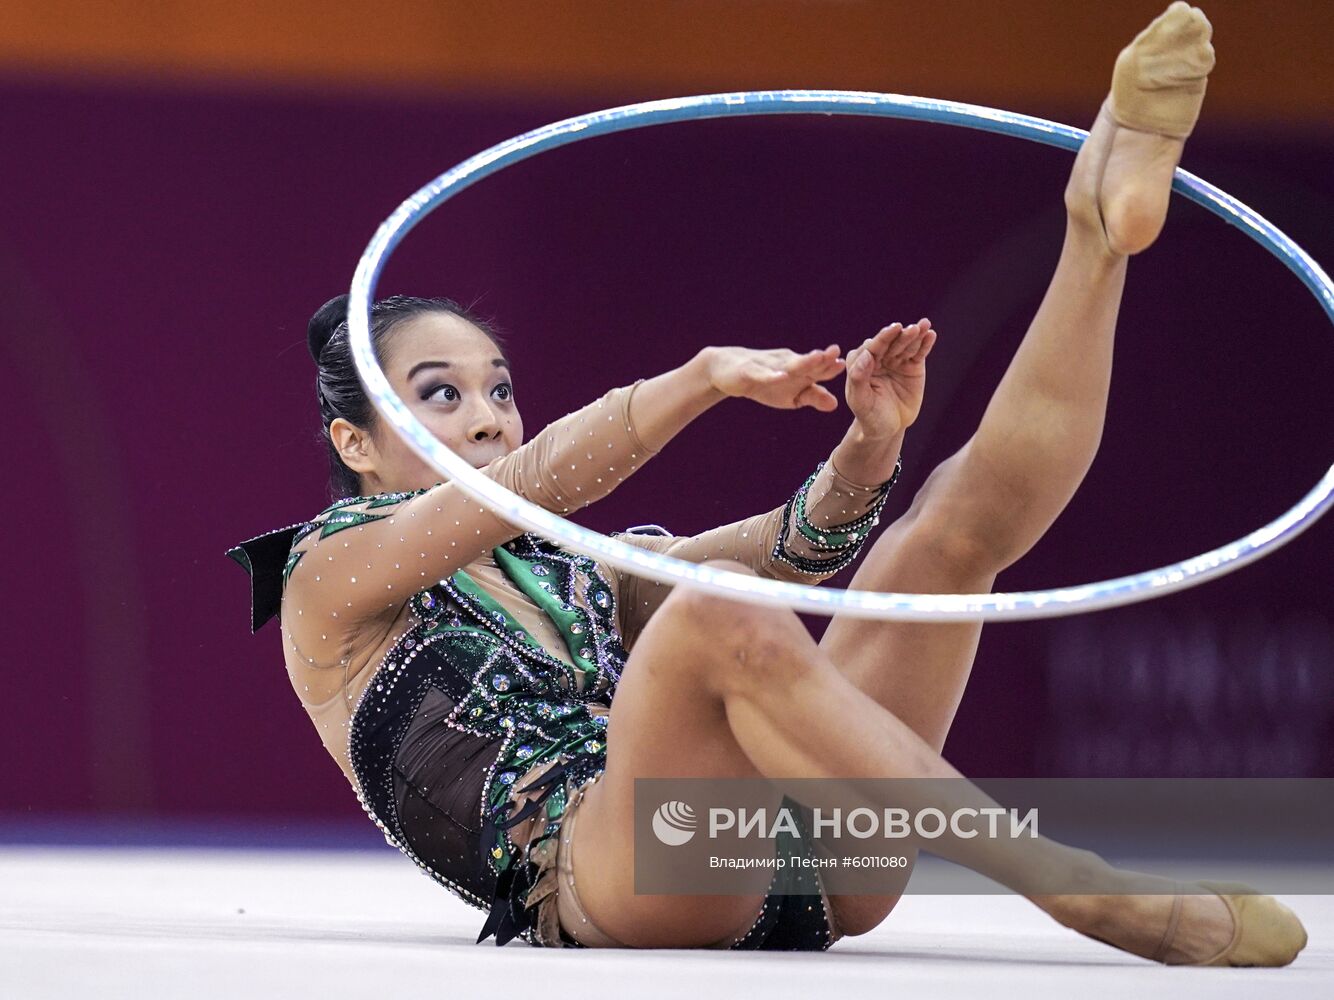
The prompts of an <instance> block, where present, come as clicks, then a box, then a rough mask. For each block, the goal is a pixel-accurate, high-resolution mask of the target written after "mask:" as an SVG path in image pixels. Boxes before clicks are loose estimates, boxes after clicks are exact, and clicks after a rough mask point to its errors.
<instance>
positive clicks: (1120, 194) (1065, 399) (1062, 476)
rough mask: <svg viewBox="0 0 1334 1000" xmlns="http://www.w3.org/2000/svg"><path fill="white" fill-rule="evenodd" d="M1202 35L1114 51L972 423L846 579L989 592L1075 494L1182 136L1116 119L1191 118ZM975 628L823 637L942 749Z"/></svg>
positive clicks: (1190, 20)
mask: <svg viewBox="0 0 1334 1000" xmlns="http://www.w3.org/2000/svg"><path fill="white" fill-rule="evenodd" d="M1209 35H1210V29H1209V24H1208V21H1207V20H1205V19H1204V17H1203V15H1202V14H1200V13H1199V11H1197V10H1193V9H1191V8H1189V7H1187V5H1185V4H1184V3H1180V4H1173V5H1172V7H1171V8H1169V9H1168V11H1167V12H1166V13H1165V14H1163V15H1162V16H1161V17H1160V18H1158V19H1157V20H1156V21H1155V22H1154V24H1153V25H1151V26H1150V28H1149V29H1146V31H1145V32H1143V33H1142V34H1141V35H1140V36H1139V37H1138V38H1137V39H1136V40H1135V42H1134V43H1132V45H1130V46H1128V47H1127V49H1126V53H1125V54H1123V55H1122V57H1121V58H1120V59H1118V63H1117V71H1116V75H1115V78H1114V82H1113V92H1112V95H1110V96H1109V99H1108V103H1107V105H1105V106H1104V108H1103V109H1102V110H1101V111H1100V112H1099V114H1098V117H1097V120H1096V121H1095V122H1094V124H1093V127H1092V129H1091V130H1090V135H1089V138H1088V140H1087V141H1086V142H1085V143H1084V145H1083V147H1082V148H1081V149H1080V151H1079V153H1078V155H1077V156H1076V158H1075V163H1074V167H1073V170H1072V171H1071V174H1070V179H1069V182H1068V184H1067V186H1066V190H1065V203H1066V207H1067V213H1068V221H1067V226H1066V235H1065V242H1064V246H1063V247H1062V250H1061V256H1060V260H1059V262H1058V263H1057V266H1056V271H1055V274H1054V275H1053V277H1052V280H1051V283H1050V286H1049V288H1048V290H1047V294H1046V296H1045V298H1044V299H1043V301H1042V304H1041V306H1040V307H1039V309H1038V312H1037V314H1036V316H1035V317H1034V319H1033V322H1032V324H1031V326H1030V327H1029V330H1028V332H1027V334H1026V335H1025V337H1024V340H1023V342H1022V344H1021V345H1020V347H1019V350H1018V351H1017V353H1016V354H1015V357H1014V359H1013V361H1012V362H1011V364H1010V366H1009V369H1008V370H1007V371H1006V373H1005V376H1004V377H1003V379H1002V380H1001V382H1000V385H999V386H998V388H997V389H996V391H995V394H994V395H993V397H992V399H991V402H990V404H989V406H988V407H987V410H986V413H985V415H984V416H983V419H982V422H981V424H980V425H979V427H978V429H977V431H976V433H974V435H973V436H972V438H971V439H970V440H969V441H968V442H967V444H965V445H964V447H963V448H962V449H960V451H959V452H957V453H956V454H955V455H953V456H951V457H950V458H948V459H947V460H946V461H944V462H943V463H941V465H940V466H938V467H937V468H936V469H935V470H934V471H933V472H932V474H931V475H930V476H929V477H928V478H927V480H926V483H925V484H924V485H923V487H922V488H921V489H920V490H919V491H918V493H917V495H916V497H915V498H914V500H913V503H912V506H911V508H910V509H909V511H908V512H907V513H906V514H905V515H904V516H903V517H901V518H899V519H898V520H897V521H896V522H895V523H894V524H893V525H891V526H890V527H888V528H887V529H886V530H885V532H884V533H883V534H882V535H881V536H880V537H879V538H878V539H877V540H876V542H875V544H874V546H873V547H872V548H871V549H870V550H869V551H868V552H867V553H866V555H865V557H864V559H863V560H862V563H861V566H860V567H859V569H858V571H857V573H856V575H855V576H854V577H853V579H852V581H851V583H850V584H849V588H850V589H854V590H877V591H900V592H921V593H986V592H989V591H990V590H991V589H992V586H993V584H994V581H995V578H996V574H997V573H999V572H1000V571H1001V570H1002V569H1004V568H1005V567H1007V566H1009V565H1011V564H1013V563H1014V562H1015V561H1016V560H1017V559H1019V558H1020V556H1022V555H1023V554H1024V553H1025V552H1027V551H1028V550H1029V549H1030V548H1032V546H1033V545H1034V544H1035V543H1036V542H1037V540H1038V539H1039V538H1041V537H1042V535H1043V534H1044V533H1045V532H1046V531H1047V529H1048V528H1049V527H1050V526H1051V524H1052V522H1053V521H1055V519H1056V517H1057V516H1058V515H1059V514H1060V512H1061V511H1062V510H1063V509H1064V508H1065V506H1066V504H1067V503H1068V502H1069V500H1070V498H1071V497H1072V496H1073V495H1074V492H1075V490H1076V489H1077V488H1078V486H1079V484H1080V483H1081V482H1082V481H1083V478H1084V475H1085V473H1086V472H1087V471H1088V468H1089V466H1090V465H1091V464H1092V461H1093V457H1094V454H1095V453H1096V451H1097V448H1098V442H1099V440H1100V438H1101V435H1102V428H1103V419H1104V415H1105V412H1106V406H1107V393H1108V386H1109V382H1110V377H1111V366H1112V342H1113V333H1114V329H1115V324H1116V317H1117V312H1118V309H1119V306H1120V299H1121V291H1122V286H1123V283H1124V280H1125V274H1126V259H1127V258H1126V255H1127V253H1130V252H1138V251H1139V250H1142V249H1144V248H1145V247H1147V246H1148V245H1149V244H1150V243H1151V242H1152V241H1153V239H1154V238H1155V237H1156V236H1157V234H1158V232H1159V230H1160V229H1161V227H1162V222H1163V219H1164V217H1165V213H1166V209H1167V198H1168V194H1169V192H1170V184H1171V179H1172V171H1173V169H1174V168H1175V166H1176V163H1177V161H1178V159H1179V157H1180V154H1181V149H1182V141H1181V139H1179V138H1173V137H1170V136H1165V135H1162V134H1155V133H1151V132H1147V131H1134V130H1131V129H1128V128H1124V127H1121V126H1120V125H1119V124H1118V120H1120V121H1126V120H1129V121H1131V122H1133V123H1135V124H1137V125H1144V124H1145V119H1146V118H1152V119H1153V122H1154V124H1156V125H1157V127H1159V128H1160V129H1165V130H1167V131H1169V132H1175V133H1177V134H1183V133H1184V132H1187V131H1189V127H1190V125H1192V124H1193V122H1194V115H1195V114H1196V113H1198V108H1199V98H1200V97H1201V96H1202V93H1203V89H1204V74H1206V73H1207V72H1208V70H1209V68H1210V67H1211V66H1212V62H1213V52H1212V47H1211V46H1210V44H1209ZM1150 56H1151V57H1152V59H1150V58H1149V57H1150ZM1155 60H1156V61H1155ZM1146 65H1147V66H1148V69H1146V68H1145V67H1146ZM1150 70H1152V71H1153V72H1154V73H1156V74H1158V76H1159V77H1161V76H1162V75H1163V73H1164V72H1169V73H1171V74H1174V75H1175V77H1176V78H1177V80H1178V83H1179V86H1178V87H1177V88H1176V89H1172V88H1164V89H1160V90H1156V91H1151V90H1149V89H1147V88H1148V87H1149V85H1150V84H1151V83H1152V82H1153V81H1150V80H1148V79H1147V78H1146V74H1148V73H1149V71H1150ZM1183 93H1184V94H1185V95H1186V97H1187V98H1189V100H1187V101H1186V105H1187V106H1185V107H1184V108H1183V107H1182V106H1181V104H1182V100H1183ZM1191 95H1194V96H1191ZM1155 111H1156V112H1158V115H1157V117H1155V116H1154V112H1155ZM1169 113H1170V114H1169ZM1173 115H1174V116H1175V117H1172V116H1173ZM1164 116H1167V117H1164ZM1174 123H1175V124H1174ZM981 628H982V625H981V623H980V622H964V623H959V624H952V623H951V624H945V623H929V622H928V623H921V622H919V623H914V622H893V621H873V620H869V619H858V618H850V617H846V616H845V617H836V618H835V619H834V620H833V621H832V622H831V623H830V626H829V628H828V629H827V630H826V632H825V634H824V636H823V638H822V640H821V643H820V645H821V648H822V649H823V650H824V652H825V653H826V654H827V655H828V656H829V658H830V659H831V660H833V662H834V663H836V664H837V665H838V666H839V668H840V669H841V670H842V671H843V673H844V674H845V675H846V676H847V677H848V678H849V679H850V680H851V681H852V682H853V683H854V684H856V685H857V687H859V688H860V689H861V690H863V691H865V692H866V693H867V694H868V695H870V696H871V697H872V698H874V699H875V700H876V701H877V702H879V703H880V704H881V705H883V706H885V707H886V708H888V709H889V710H890V711H892V712H893V713H894V714H895V715H896V716H898V717H899V718H901V719H902V720H903V721H904V722H905V723H906V724H907V725H908V726H909V727H911V728H912V729H913V730H914V731H915V732H916V733H917V734H918V735H919V736H920V737H921V738H922V739H923V740H924V741H925V742H926V743H927V744H928V745H929V746H931V747H932V748H933V749H934V750H936V751H940V750H941V749H942V748H943V746H944V743H945V738H946V735H947V734H948V732H949V728H950V724H951V722H952V721H953V719H954V715H955V712H956V710H957V708H958V705H959V701H960V699H961V698H962V695H963V690H964V686H965V684H966V683H967V680H968V675H969V672H970V671H971V669H972V664H973V657H974V654H975V652H976V650H977V644H978V639H979V635H980V632H981ZM904 878H905V882H906V879H907V873H905V877H904ZM897 900H898V897H897V896H836V897H834V898H833V899H832V903H833V905H834V907H835V912H836V914H837V916H838V919H839V923H840V925H841V926H842V927H843V928H844V929H845V931H846V932H847V933H851V934H856V933H862V932H865V931H867V930H870V929H871V928H873V927H875V926H876V925H877V924H878V923H880V922H881V921H882V920H883V919H884V917H885V916H886V915H887V914H888V913H889V911H890V910H891V909H892V908H893V906H894V904H895V903H896V902H897ZM1159 902H1160V903H1161V905H1162V906H1164V907H1166V906H1168V905H1169V904H1170V900H1168V899H1166V898H1162V899H1161V900H1160V901H1159ZM1148 904H1149V905H1154V901H1153V900H1152V899H1151V900H1149V901H1148ZM1186 906H1187V908H1188V912H1187V915H1188V916H1200V917H1201V918H1203V917H1205V916H1207V912H1206V911H1208V912H1212V914H1213V916H1214V918H1216V919H1217V921H1218V922H1219V923H1220V925H1221V926H1222V927H1224V928H1225V927H1228V926H1230V918H1229V917H1228V915H1227V912H1226V908H1225V907H1224V905H1223V903H1222V901H1221V900H1219V899H1217V898H1215V897H1209V896H1192V897H1188V899H1187V900H1186ZM1192 911H1200V912H1199V913H1198V914H1196V913H1193V912H1192Z"/></svg>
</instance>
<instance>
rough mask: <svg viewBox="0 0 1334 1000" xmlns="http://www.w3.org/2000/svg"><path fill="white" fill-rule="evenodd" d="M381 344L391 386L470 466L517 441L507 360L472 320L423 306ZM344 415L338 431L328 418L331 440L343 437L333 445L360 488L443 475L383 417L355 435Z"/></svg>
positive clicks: (379, 489) (423, 482)
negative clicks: (428, 310)
mask: <svg viewBox="0 0 1334 1000" xmlns="http://www.w3.org/2000/svg"><path fill="white" fill-rule="evenodd" d="M385 347H386V350H385V358H384V361H383V365H384V371H385V375H386V376H387V377H388V379H389V384H390V385H392V386H393V387H394V391H395V392H396V393H398V395H399V397H400V398H402V400H403V401H404V402H405V403H406V404H407V406H408V409H409V410H411V411H412V413H413V415H414V416H416V418H417V419H418V420H420V421H421V422H422V424H424V425H425V427H426V429H427V430H429V431H430V432H431V434H432V435H433V436H434V437H436V438H437V439H438V440H440V441H441V442H443V443H444V444H445V445H447V446H448V447H449V448H451V449H452V450H453V451H454V452H455V453H457V454H458V455H459V456H460V457H462V458H463V459H464V461H466V462H468V464H470V465H471V466H473V468H477V469H480V468H481V467H482V466H484V465H486V464H488V463H490V462H493V461H495V460H496V459H497V458H500V457H501V456H502V455H508V454H509V453H510V452H512V451H514V450H515V449H516V448H518V447H519V445H521V444H522V443H523V420H522V419H521V418H520V417H519V409H518V407H517V406H516V405H515V402H514V387H513V386H512V385H511V384H510V370H509V366H508V365H507V364H506V363H505V361H504V359H503V358H502V357H501V356H500V351H499V350H497V348H496V345H495V344H494V343H493V342H492V341H491V338H490V337H488V336H487V335H486V334H484V333H483V332H482V331H481V330H479V329H478V328H477V327H475V326H473V325H472V324H471V323H469V322H467V321H466V320H463V319H460V318H459V317H457V316H454V315H451V314H449V313H441V312H433V313H426V314H423V315H420V316H416V317H414V318H413V319H410V320H405V321H404V322H403V323H401V324H399V325H398V326H397V327H396V328H395V329H394V330H393V331H392V332H391V333H390V334H389V336H388V338H387V342H386V345H385ZM334 423H335V424H336V423H338V421H334ZM344 423H345V424H346V427H345V428H342V429H341V435H339V434H336V433H335V432H334V427H333V426H332V425H331V426H330V433H331V434H333V435H334V440H335V442H339V437H340V436H342V437H345V438H346V439H347V447H346V448H345V447H343V445H342V444H341V443H340V444H339V449H340V451H341V452H343V460H344V462H346V463H347V465H348V467H349V468H351V469H353V470H354V471H356V472H357V473H358V474H359V475H360V476H361V483H362V494H363V495H366V496H369V495H371V494H375V493H389V492H397V491H399V490H416V489H422V488H424V487H428V486H432V485H434V484H435V483H438V482H440V481H441V480H442V479H444V478H445V477H444V476H443V475H442V474H441V473H440V472H439V471H437V470H436V469H435V468H433V467H432V466H430V465H428V464H427V463H426V462H425V461H424V460H423V459H422V458H421V457H419V456H418V455H417V453H416V452H415V451H413V450H412V449H411V448H409V447H408V445H407V444H406V443H404V441H403V440H402V439H401V438H400V437H399V436H398V435H397V434H395V433H394V431H393V429H392V428H390V427H388V426H386V424H385V421H384V420H382V419H381V420H377V421H376V422H375V427H374V428H373V429H372V431H371V433H370V434H364V433H362V432H358V433H357V434H356V435H355V436H354V435H353V434H352V431H353V430H354V428H353V427H352V425H351V424H347V423H346V421H344ZM349 452H351V454H349Z"/></svg>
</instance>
